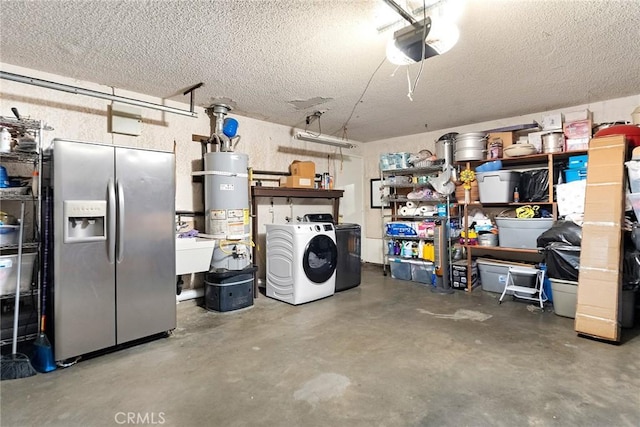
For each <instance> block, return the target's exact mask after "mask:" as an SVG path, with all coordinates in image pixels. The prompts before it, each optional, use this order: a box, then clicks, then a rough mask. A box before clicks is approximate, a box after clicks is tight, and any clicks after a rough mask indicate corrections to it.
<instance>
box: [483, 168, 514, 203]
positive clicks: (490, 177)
mask: <svg viewBox="0 0 640 427" xmlns="http://www.w3.org/2000/svg"><path fill="white" fill-rule="evenodd" d="M476 180H477V181H478V190H479V192H480V203H510V202H512V201H513V190H514V189H515V188H516V186H517V185H518V182H519V181H520V172H515V171H504V170H501V171H494V172H481V173H477V174H476Z"/></svg>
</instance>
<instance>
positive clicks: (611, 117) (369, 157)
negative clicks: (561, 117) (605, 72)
mask: <svg viewBox="0 0 640 427" xmlns="http://www.w3.org/2000/svg"><path fill="white" fill-rule="evenodd" d="M639 105H640V94H638V95H634V96H629V97H625V98H616V99H611V100H608V101H603V102H594V103H591V104H584V105H576V106H573V107H568V108H562V109H557V110H549V111H543V112H539V113H535V114H528V115H523V116H516V117H508V118H505V119H500V120H493V121H488V122H483V123H475V124H470V125H466V126H460V127H456V128H450V129H442V130H438V131H436V132H425V133H421V134H416V135H409V136H404V137H398V138H390V139H385V140H380V141H375V142H371V143H368V144H367V150H366V152H365V153H364V155H363V158H364V165H365V168H364V173H365V181H366V182H369V179H371V178H378V177H379V176H380V172H379V170H378V161H379V158H380V154H382V153H388V152H414V153H415V152H418V151H420V150H422V149H428V150H431V151H432V152H435V141H436V140H437V139H438V138H439V137H440V136H442V135H444V134H446V133H449V132H459V133H463V132H479V131H484V130H488V129H495V128H499V127H504V126H511V125H517V124H523V123H531V122H533V121H534V120H535V121H537V122H538V123H540V122H541V120H542V117H543V116H544V115H546V114H552V113H567V112H571V111H578V110H584V109H586V108H588V109H589V110H590V111H591V112H592V113H593V120H594V123H607V122H614V121H621V120H627V121H631V112H632V111H633V110H634V109H635V108H636V107H638V106H639ZM426 121H428V118H427V120H426ZM366 192H367V194H365V201H366V200H369V188H368V186H367V187H366ZM381 224H382V219H381V217H380V210H378V209H365V224H364V229H365V230H366V234H365V235H364V236H363V239H362V244H363V257H362V258H363V260H364V261H366V262H372V263H378V264H380V263H382V256H383V255H382V254H383V252H382V238H381V233H382V231H381V230H382V225H381Z"/></svg>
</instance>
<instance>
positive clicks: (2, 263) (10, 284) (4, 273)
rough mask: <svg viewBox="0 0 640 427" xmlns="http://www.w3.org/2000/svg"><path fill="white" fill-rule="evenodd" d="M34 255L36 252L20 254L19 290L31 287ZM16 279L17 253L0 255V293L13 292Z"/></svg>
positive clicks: (25, 290)
mask: <svg viewBox="0 0 640 427" xmlns="http://www.w3.org/2000/svg"><path fill="white" fill-rule="evenodd" d="M36 255H37V254H36V253H23V254H22V271H21V272H20V274H21V277H20V292H27V291H28V290H30V289H31V278H32V275H33V263H34V261H35V259H36ZM16 280H18V255H2V256H0V295H8V294H15V293H16Z"/></svg>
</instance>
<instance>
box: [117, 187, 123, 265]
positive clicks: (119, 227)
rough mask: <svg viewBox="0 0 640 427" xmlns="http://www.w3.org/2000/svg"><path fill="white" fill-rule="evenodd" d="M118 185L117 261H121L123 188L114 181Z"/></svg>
mask: <svg viewBox="0 0 640 427" xmlns="http://www.w3.org/2000/svg"><path fill="white" fill-rule="evenodd" d="M116 185H117V187H118V258H117V261H118V262H122V257H123V254H124V190H123V188H122V184H121V183H119V182H116Z"/></svg>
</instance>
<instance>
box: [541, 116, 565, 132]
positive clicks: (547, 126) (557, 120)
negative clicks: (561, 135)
mask: <svg viewBox="0 0 640 427" xmlns="http://www.w3.org/2000/svg"><path fill="white" fill-rule="evenodd" d="M562 119H563V116H562V113H555V114H547V115H545V116H542V129H544V130H547V131H549V130H554V129H562Z"/></svg>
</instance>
